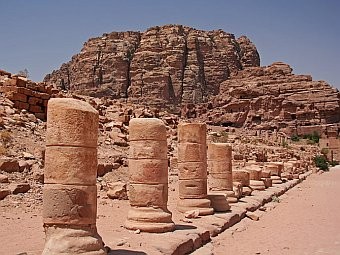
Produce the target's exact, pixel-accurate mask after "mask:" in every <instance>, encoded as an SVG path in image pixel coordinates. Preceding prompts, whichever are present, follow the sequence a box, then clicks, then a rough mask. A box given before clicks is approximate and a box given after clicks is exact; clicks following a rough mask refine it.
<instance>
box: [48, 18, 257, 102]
mask: <svg viewBox="0 0 340 255" xmlns="http://www.w3.org/2000/svg"><path fill="white" fill-rule="evenodd" d="M259 65H260V58H259V54H258V52H257V50H256V47H255V46H254V45H253V44H252V43H251V42H250V40H249V39H248V38H246V37H245V36H242V37H240V38H238V39H236V38H235V36H234V35H233V34H230V33H226V32H224V31H222V30H215V31H202V30H197V29H193V28H190V27H185V26H181V25H166V26H162V27H158V26H157V27H152V28H149V29H148V30H147V31H146V32H143V33H141V32H112V33H109V34H104V35H103V36H101V37H97V38H92V39H90V40H89V41H87V42H86V43H85V44H84V47H83V49H82V50H81V52H80V53H79V54H77V55H75V56H73V57H72V60H71V61H70V62H68V63H66V64H63V65H62V66H61V68H60V69H59V70H56V71H53V72H52V73H51V74H48V75H47V76H46V77H45V82H46V83H47V84H51V85H57V86H58V87H60V88H62V89H70V90H73V91H83V92H84V90H90V91H91V90H92V91H91V92H90V94H92V95H101V96H104V95H106V96H111V97H115V98H120V97H129V98H130V99H131V100H132V101H136V100H137V101H138V102H147V103H150V100H151V102H152V103H154V104H156V103H179V102H187V103H199V102H203V101H206V100H207V97H209V96H210V95H216V94H218V91H219V85H220V84H221V83H222V82H223V81H225V80H227V79H229V78H230V77H233V76H234V75H236V74H237V72H238V71H239V70H242V69H244V68H246V67H253V66H259ZM88 92H89V91H88Z"/></svg>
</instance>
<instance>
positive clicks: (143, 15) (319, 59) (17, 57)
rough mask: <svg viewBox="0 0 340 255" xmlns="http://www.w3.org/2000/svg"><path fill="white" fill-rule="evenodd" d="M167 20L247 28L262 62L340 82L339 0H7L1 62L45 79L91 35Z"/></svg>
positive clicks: (0, 9)
mask: <svg viewBox="0 0 340 255" xmlns="http://www.w3.org/2000/svg"><path fill="white" fill-rule="evenodd" d="M165 24H182V25H187V26H191V27H194V28H197V29H203V30H214V29H223V30H224V31H226V32H230V33H234V34H235V35H236V36H237V37H238V36H240V35H246V36H248V37H249V38H250V39H251V40H252V41H253V42H254V43H255V45H256V46H257V49H258V51H259V53H260V56H261V65H269V64H271V63H272V62H275V61H283V62H286V63H288V64H290V65H291V66H292V68H293V69H294V71H293V72H294V73H296V74H311V75H312V76H313V78H314V80H326V81H327V82H329V83H330V84H331V85H333V86H335V87H337V88H340V50H339V49H340V1H339V0H281V1H278V0H237V1H235V0H234V1H231V0H230V1H229V0H215V1H214V0H209V1H208V0H189V1H185V0H181V1H179V0H168V1H162V0H154V1H152V0H134V1H130V0H125V1H123V0H120V1H114V0H110V1H109V0H97V1H94V0H55V1H48V0H30V1H27V0H21V1H19V0H0V69H4V70H7V71H10V72H12V73H16V72H18V71H19V70H22V69H24V68H27V69H28V71H29V74H30V78H31V79H32V80H34V81H40V80H42V79H43V77H44V76H45V75H46V74H47V73H49V72H51V71H52V70H53V69H58V68H59V67H60V65H61V64H62V63H64V62H67V61H69V60H70V58H71V56H72V55H74V54H76V53H78V52H79V51H80V49H81V48H82V45H83V43H84V42H85V41H86V40H87V39H88V38H90V37H94V36H100V35H102V34H103V33H106V32H112V31H125V30H134V31H144V30H146V29H147V28H148V27H151V26H156V25H159V26H161V25H165Z"/></svg>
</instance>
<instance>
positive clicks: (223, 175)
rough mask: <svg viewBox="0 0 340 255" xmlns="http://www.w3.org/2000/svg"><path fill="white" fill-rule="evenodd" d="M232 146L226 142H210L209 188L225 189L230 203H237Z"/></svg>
mask: <svg viewBox="0 0 340 255" xmlns="http://www.w3.org/2000/svg"><path fill="white" fill-rule="evenodd" d="M231 153H232V148H231V146H229V145H228V144H226V143H210V144H209V145H208V153H207V155H208V156H207V158H208V159H207V161H208V172H209V190H210V191H223V193H225V194H226V196H227V200H228V202H229V203H236V202H237V198H236V196H235V193H234V191H233V177H232V163H231Z"/></svg>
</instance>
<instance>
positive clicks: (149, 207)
mask: <svg viewBox="0 0 340 255" xmlns="http://www.w3.org/2000/svg"><path fill="white" fill-rule="evenodd" d="M129 139H130V151H129V180H130V186H129V200H130V205H131V208H130V210H129V212H128V218H127V221H126V223H125V227H126V228H128V229H132V230H137V229H140V230H141V231H144V232H155V233H161V232H168V231H172V230H174V228H175V224H174V223H173V221H172V215H171V212H169V211H168V209H167V203H168V158H167V150H168V147H167V141H166V127H165V125H164V123H163V122H162V121H161V120H159V119H156V118H147V119H143V118H136V119H132V120H131V121H130V124H129Z"/></svg>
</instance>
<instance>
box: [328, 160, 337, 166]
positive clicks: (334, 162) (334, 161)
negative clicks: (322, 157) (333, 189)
mask: <svg viewBox="0 0 340 255" xmlns="http://www.w3.org/2000/svg"><path fill="white" fill-rule="evenodd" d="M329 164H330V165H331V166H337V165H339V161H336V160H333V161H330V162H329Z"/></svg>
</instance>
